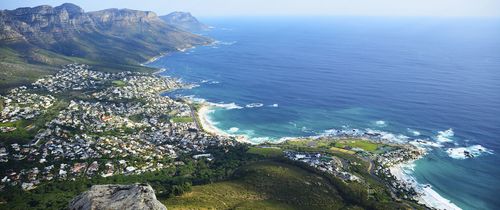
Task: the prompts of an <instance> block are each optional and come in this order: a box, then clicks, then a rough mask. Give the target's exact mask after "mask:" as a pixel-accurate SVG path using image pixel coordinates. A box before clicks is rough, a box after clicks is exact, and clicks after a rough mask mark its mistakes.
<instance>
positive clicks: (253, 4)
mask: <svg viewBox="0 0 500 210" xmlns="http://www.w3.org/2000/svg"><path fill="white" fill-rule="evenodd" d="M65 2H70V3H74V4H76V5H79V6H81V7H82V8H83V9H84V10H85V11H96V10H101V9H108V8H129V9H137V10H147V11H154V12H156V13H157V14H159V15H163V14H167V13H169V12H172V11H187V12H191V13H193V14H194V15H195V16H294V15H298V16H444V17H457V16H458V17H464V16H465V17H500V0H0V8H1V9H15V8H18V7H33V6H38V5H52V6H57V5H60V4H62V3H65Z"/></svg>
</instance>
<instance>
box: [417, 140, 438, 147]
mask: <svg viewBox="0 0 500 210" xmlns="http://www.w3.org/2000/svg"><path fill="white" fill-rule="evenodd" d="M409 143H410V144H413V145H415V146H417V147H443V144H441V143H439V142H433V141H428V140H425V139H415V140H414V141H410V142H409Z"/></svg>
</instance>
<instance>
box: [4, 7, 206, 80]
mask: <svg viewBox="0 0 500 210" xmlns="http://www.w3.org/2000/svg"><path fill="white" fill-rule="evenodd" d="M211 41H212V40H211V39H209V38H206V37H202V36H199V35H195V34H192V33H190V32H187V31H184V30H181V29H179V28H177V27H174V26H172V25H169V24H167V23H166V22H165V21H163V20H161V19H160V18H159V17H158V16H157V15H156V14H155V13H154V12H149V11H137V10H130V9H107V10H102V11H97V12H85V11H83V9H81V8H80V7H78V6H76V5H74V4H69V3H67V4H63V5H61V6H57V7H51V6H38V7H32V8H28V7H26V8H18V9H15V10H0V51H2V52H3V53H4V54H2V56H0V74H2V73H5V75H11V76H8V77H9V78H1V79H0V87H1V86H2V84H3V83H8V81H14V80H15V79H17V80H21V79H22V78H23V76H22V75H27V74H28V75H29V74H30V73H29V72H27V71H32V70H28V69H34V68H37V66H40V65H44V67H46V69H53V70H55V69H56V67H57V66H59V65H62V64H67V63H73V62H87V63H93V64H94V66H99V67H102V68H105V69H108V70H109V69H111V70H130V71H134V70H138V69H139V70H144V69H141V68H142V67H140V66H139V65H138V64H139V63H142V62H145V61H147V60H148V59H149V58H151V57H153V56H157V55H159V54H160V53H163V52H169V51H176V50H178V49H182V48H188V47H191V46H194V45H203V44H208V43H210V42H211ZM6 52H8V54H5V53H6ZM27 65H31V66H30V68H28V66H27ZM19 72H22V73H19ZM5 77H7V76H5ZM11 77H12V78H11ZM16 77H17V78H16ZM2 79H3V80H2ZM22 80H23V81H24V80H25V79H22Z"/></svg>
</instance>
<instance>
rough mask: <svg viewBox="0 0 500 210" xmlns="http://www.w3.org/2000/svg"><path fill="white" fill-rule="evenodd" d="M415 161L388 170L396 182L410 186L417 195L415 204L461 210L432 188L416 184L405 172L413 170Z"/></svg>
mask: <svg viewBox="0 0 500 210" xmlns="http://www.w3.org/2000/svg"><path fill="white" fill-rule="evenodd" d="M415 161H416V160H412V161H408V162H403V163H398V164H396V165H393V166H391V167H389V168H388V169H389V172H390V173H391V174H392V175H393V176H394V177H395V178H396V179H397V180H398V182H401V183H405V184H407V185H409V186H411V187H412V188H413V189H414V190H415V191H416V192H417V193H418V196H416V197H415V200H416V202H417V203H419V204H422V205H424V206H426V207H429V208H434V209H438V210H461V208H460V207H458V206H457V205H455V204H454V203H452V202H451V201H450V200H448V199H446V198H444V197H442V196H441V195H440V194H439V193H438V192H436V191H435V190H434V189H432V186H430V185H427V184H425V185H424V184H421V183H419V182H417V180H416V178H415V177H414V176H413V175H412V174H411V173H408V172H407V170H413V169H412V168H413V167H414V162H415Z"/></svg>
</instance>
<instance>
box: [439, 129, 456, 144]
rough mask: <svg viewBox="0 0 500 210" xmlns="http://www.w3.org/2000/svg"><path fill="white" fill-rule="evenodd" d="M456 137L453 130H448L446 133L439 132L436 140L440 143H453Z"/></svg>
mask: <svg viewBox="0 0 500 210" xmlns="http://www.w3.org/2000/svg"><path fill="white" fill-rule="evenodd" d="M454 135H455V132H453V129H451V128H450V129H448V130H444V131H439V132H438V135H437V136H436V140H437V141H438V142H452V141H453V140H452V139H451V138H452V137H453V136H454Z"/></svg>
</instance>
